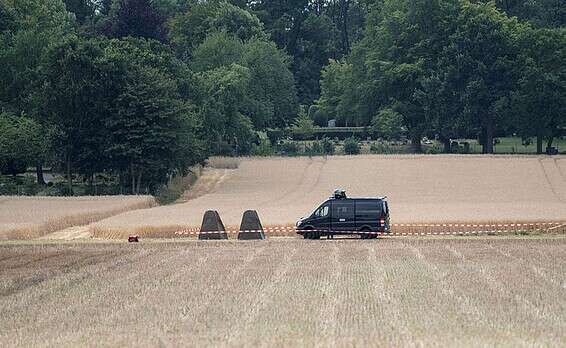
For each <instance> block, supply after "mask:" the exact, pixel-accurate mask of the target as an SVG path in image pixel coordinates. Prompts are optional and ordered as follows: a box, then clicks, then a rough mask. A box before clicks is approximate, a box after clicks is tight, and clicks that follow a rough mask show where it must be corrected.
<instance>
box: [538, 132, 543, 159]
mask: <svg viewBox="0 0 566 348" xmlns="http://www.w3.org/2000/svg"><path fill="white" fill-rule="evenodd" d="M537 154H539V155H540V154H542V135H540V134H538V135H537Z"/></svg>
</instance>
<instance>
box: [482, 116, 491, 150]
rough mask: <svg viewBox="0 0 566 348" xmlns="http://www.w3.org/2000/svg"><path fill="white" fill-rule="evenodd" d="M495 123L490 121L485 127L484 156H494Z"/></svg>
mask: <svg viewBox="0 0 566 348" xmlns="http://www.w3.org/2000/svg"><path fill="white" fill-rule="evenodd" d="M493 133H494V129H493V121H492V120H488V122H487V124H486V125H485V134H484V140H483V153H484V154H493Z"/></svg>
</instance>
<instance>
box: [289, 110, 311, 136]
mask: <svg viewBox="0 0 566 348" xmlns="http://www.w3.org/2000/svg"><path fill="white" fill-rule="evenodd" d="M293 128H294V129H295V130H297V131H299V132H301V133H302V134H303V135H305V136H307V137H309V136H312V134H313V131H314V122H313V120H312V119H311V118H310V117H309V115H308V113H307V112H306V110H305V107H304V106H303V105H301V107H300V108H299V116H298V117H297V119H296V120H295V122H294V123H293Z"/></svg>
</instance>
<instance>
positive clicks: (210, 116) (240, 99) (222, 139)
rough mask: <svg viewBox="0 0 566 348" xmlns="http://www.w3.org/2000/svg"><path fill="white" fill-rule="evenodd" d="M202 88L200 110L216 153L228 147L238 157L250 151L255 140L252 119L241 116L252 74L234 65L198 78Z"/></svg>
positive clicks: (207, 72) (217, 69) (205, 73)
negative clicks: (225, 146) (224, 145)
mask: <svg viewBox="0 0 566 348" xmlns="http://www.w3.org/2000/svg"><path fill="white" fill-rule="evenodd" d="M198 79H199V81H200V85H201V99H200V105H199V110H200V113H201V115H202V116H203V119H204V121H203V122H204V123H203V126H204V131H205V133H206V134H208V139H209V145H210V146H212V147H213V148H214V152H216V153H219V152H223V150H222V144H223V143H226V144H229V145H230V146H231V147H232V148H233V149H235V151H236V153H237V154H240V153H246V152H247V151H249V150H250V149H251V144H252V140H253V139H254V134H253V126H252V122H251V120H250V118H249V117H248V116H246V115H244V114H242V112H241V110H242V109H243V108H244V104H245V97H246V95H247V90H248V88H249V83H250V71H249V69H248V68H246V67H243V66H241V65H238V64H235V63H234V64H231V65H229V66H223V67H220V68H216V69H213V70H209V71H206V72H203V73H200V74H199V75H198Z"/></svg>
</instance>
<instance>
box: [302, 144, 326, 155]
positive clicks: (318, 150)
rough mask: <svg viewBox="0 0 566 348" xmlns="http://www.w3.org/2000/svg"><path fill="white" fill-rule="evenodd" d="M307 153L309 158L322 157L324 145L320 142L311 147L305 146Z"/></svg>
mask: <svg viewBox="0 0 566 348" xmlns="http://www.w3.org/2000/svg"><path fill="white" fill-rule="evenodd" d="M305 153H306V154H307V155H309V156H316V155H322V154H323V149H322V144H320V142H319V141H314V142H313V143H312V145H311V146H308V145H307V146H305Z"/></svg>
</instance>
